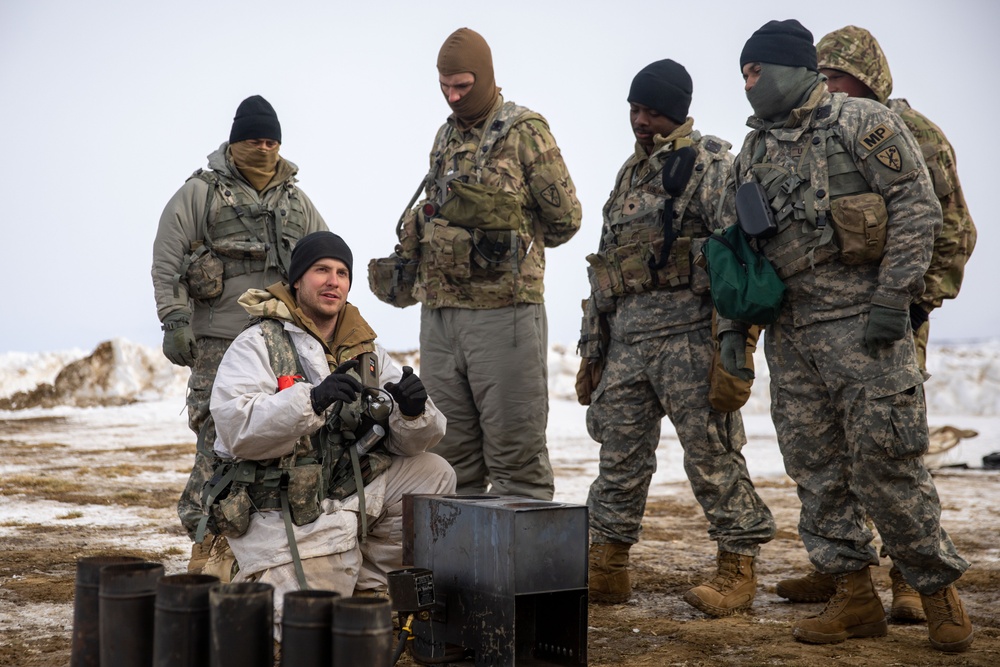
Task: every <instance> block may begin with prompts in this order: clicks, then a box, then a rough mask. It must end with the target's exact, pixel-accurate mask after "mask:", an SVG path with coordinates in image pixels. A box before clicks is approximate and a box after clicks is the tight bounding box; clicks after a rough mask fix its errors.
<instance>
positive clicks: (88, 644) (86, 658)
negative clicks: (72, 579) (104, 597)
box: [69, 555, 142, 667]
mask: <svg viewBox="0 0 1000 667" xmlns="http://www.w3.org/2000/svg"><path fill="white" fill-rule="evenodd" d="M141 562H142V559H141V558H137V557H135V556H110V555H105V556H87V557H86V558H81V559H79V560H77V561H76V588H75V591H74V594H73V644H72V648H71V649H70V658H69V666H70V667H100V664H101V635H100V624H99V623H98V619H99V618H100V614H99V602H100V598H99V597H98V589H99V585H100V582H101V568H102V567H105V566H107V565H122V564H125V563H141Z"/></svg>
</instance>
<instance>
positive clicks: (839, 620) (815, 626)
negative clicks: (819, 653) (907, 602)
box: [792, 566, 889, 644]
mask: <svg viewBox="0 0 1000 667" xmlns="http://www.w3.org/2000/svg"><path fill="white" fill-rule="evenodd" d="M833 579H834V582H835V584H836V591H834V593H833V597H831V598H830V601H829V602H827V603H826V607H824V609H823V611H822V612H821V613H820V614H819V615H818V616H809V617H808V618H805V619H803V620H801V621H799V622H798V623H796V624H795V625H794V626H793V627H792V635H793V636H794V637H795V638H796V639H798V640H799V641H801V642H807V643H809V644H836V643H838V642H842V641H844V640H845V639H848V638H850V637H884V636H885V635H886V633H888V631H889V626H888V624H887V623H886V621H885V610H884V609H883V608H882V601H881V600H880V599H879V597H878V593H876V592H875V585H874V584H873V583H872V574H871V568H870V567H867V566H866V567H864V568H862V569H860V570H858V571H857V572H847V573H846V574H837V575H834V576H833Z"/></svg>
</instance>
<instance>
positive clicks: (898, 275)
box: [720, 81, 941, 331]
mask: <svg viewBox="0 0 1000 667" xmlns="http://www.w3.org/2000/svg"><path fill="white" fill-rule="evenodd" d="M747 125H748V126H750V127H751V128H752V131H751V132H750V133H749V134H748V135H747V138H746V140H745V142H744V144H743V148H742V150H741V151H740V153H739V155H738V156H737V158H736V163H735V165H734V167H733V178H732V179H731V180H730V181H729V182H728V185H727V196H728V197H734V196H735V192H736V189H737V188H738V187H739V186H740V185H742V184H744V183H747V182H750V181H753V180H757V181H758V182H761V183H762V185H765V188H766V189H767V191H768V196H769V199H770V200H771V202H772V208H773V209H774V210H775V214H776V217H777V218H778V226H779V233H778V235H777V236H776V237H774V238H773V239H769V240H767V241H764V242H763V243H761V244H760V247H761V249H762V251H763V253H764V255H765V256H766V257H768V259H769V260H771V261H772V263H775V262H777V263H778V264H786V263H787V265H786V267H785V269H784V270H781V269H779V275H781V276H782V279H783V280H784V281H785V285H786V288H787V291H786V297H785V298H786V300H785V305H784V309H783V313H782V315H781V317H782V319H783V320H784V321H786V322H789V323H790V324H792V325H794V326H802V325H805V324H810V323H812V322H818V321H824V320H833V319H838V318H842V317H847V316H850V315H855V314H858V313H861V312H865V311H867V310H868V309H869V308H870V306H871V305H872V304H877V305H882V306H886V307H889V308H896V309H899V310H906V309H908V308H909V305H910V302H911V301H912V300H913V299H915V298H917V297H919V296H920V294H921V292H922V290H923V275H924V273H925V272H926V270H927V266H928V265H929V263H930V258H931V250H932V247H933V240H934V238H935V236H936V235H937V233H938V232H939V231H940V229H941V207H940V205H939V204H938V201H937V199H936V198H935V196H934V187H933V185H932V183H931V180H930V176H929V175H928V173H927V170H926V168H925V167H924V165H923V161H922V160H921V159H920V147H919V146H918V145H917V142H916V140H915V139H914V138H913V135H911V134H910V131H909V130H908V129H907V128H906V126H905V125H904V124H903V122H902V121H901V120H900V119H899V117H898V116H897V115H896V114H894V113H892V112H891V111H889V110H888V109H887V108H886V107H885V106H883V105H881V104H878V103H877V102H875V101H873V100H867V99H854V98H848V97H847V96H846V95H844V94H843V93H836V94H833V95H831V94H830V93H829V92H827V91H826V85H825V83H824V82H822V81H821V82H820V83H818V84H817V86H816V87H815V88H814V89H813V92H812V94H811V95H810V97H809V101H808V102H807V104H806V105H804V106H803V107H802V108H799V109H795V110H793V112H792V114H791V115H790V118H789V120H788V121H787V122H786V123H785V125H783V126H771V125H770V124H766V123H765V122H764V121H762V120H761V119H759V118H756V117H751V118H750V119H749V120H748V121H747ZM824 138H825V140H824ZM834 154H840V155H846V156H847V157H849V161H846V164H845V166H846V167H847V169H846V172H847V173H843V174H836V175H834V174H831V173H829V172H827V169H828V167H829V165H830V164H832V163H833V162H834V158H832V157H831V155H834ZM836 162H837V163H838V164H842V163H845V160H844V159H843V158H838V159H837V160H836ZM854 169H856V170H857V171H856V174H857V175H859V176H860V180H859V179H858V178H857V176H856V175H855V174H852V173H849V172H851V171H852V170H854ZM833 176H836V177H837V179H838V180H840V181H843V182H846V183H848V184H860V186H861V187H863V188H865V189H867V190H868V191H869V192H872V193H875V194H877V195H879V196H880V197H881V199H882V201H883V202H884V207H885V214H886V221H885V223H884V224H885V225H886V233H885V245H884V250H883V251H882V252H881V259H880V260H876V261H872V262H869V263H865V264H850V265H849V264H845V263H844V262H843V261H842V257H841V255H840V249H839V247H838V242H837V238H836V236H835V235H834V234H833V232H832V231H827V230H832V229H833V228H834V225H833V224H832V222H833V220H832V218H833V215H832V212H831V208H832V207H835V206H836V201H837V196H838V193H836V192H833V193H831V192H827V191H826V187H829V183H830V182H832V180H831V179H832V177H833ZM824 177H825V179H826V180H827V185H824V184H823V183H822V180H823V178H824ZM845 194H855V193H854V192H852V193H845ZM779 204H780V205H779ZM820 221H822V223H823V224H822V225H820V224H819V222H820ZM730 222H735V219H733V220H731V221H730ZM789 235H794V236H796V237H797V238H795V239H794V240H795V243H789V244H788V245H787V246H783V245H782V243H781V240H782V239H784V237H786V236H789ZM787 247H793V248H797V249H798V251H799V255H798V257H792V258H788V257H781V253H782V252H783V251H785V249H786V248H787ZM790 260H795V261H794V262H790ZM727 328H728V326H723V324H722V323H720V331H724V330H726V329H727Z"/></svg>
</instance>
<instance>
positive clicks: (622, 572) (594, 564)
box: [588, 542, 632, 604]
mask: <svg viewBox="0 0 1000 667" xmlns="http://www.w3.org/2000/svg"><path fill="white" fill-rule="evenodd" d="M631 546H632V545H631V544H624V543H622V542H598V543H595V544H591V545H590V567H589V573H588V578H589V580H590V585H589V586H590V601H591V602H598V603H601V604H620V603H622V602H627V601H628V599H629V597H630V596H631V595H632V583H631V582H630V581H629V578H628V550H629V549H630V548H631Z"/></svg>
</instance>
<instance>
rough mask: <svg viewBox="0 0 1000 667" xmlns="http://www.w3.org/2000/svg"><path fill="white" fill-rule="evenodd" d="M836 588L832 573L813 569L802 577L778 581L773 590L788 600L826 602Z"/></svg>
mask: <svg viewBox="0 0 1000 667" xmlns="http://www.w3.org/2000/svg"><path fill="white" fill-rule="evenodd" d="M836 590H837V584H836V583H835V582H834V580H833V575H832V574H823V573H822V572H818V571H816V570H813V571H812V572H810V573H809V574H807V575H806V576H804V577H798V578H796V579H783V580H781V581H779V582H778V585H777V586H775V589H774V592H775V593H777V594H778V597H782V598H785V599H786V600H788V601H789V602H826V601H827V600H829V599H830V598H832V597H833V594H834V592H835V591H836Z"/></svg>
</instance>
